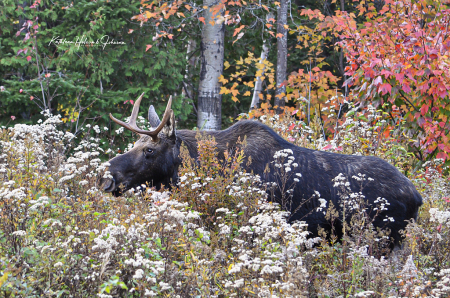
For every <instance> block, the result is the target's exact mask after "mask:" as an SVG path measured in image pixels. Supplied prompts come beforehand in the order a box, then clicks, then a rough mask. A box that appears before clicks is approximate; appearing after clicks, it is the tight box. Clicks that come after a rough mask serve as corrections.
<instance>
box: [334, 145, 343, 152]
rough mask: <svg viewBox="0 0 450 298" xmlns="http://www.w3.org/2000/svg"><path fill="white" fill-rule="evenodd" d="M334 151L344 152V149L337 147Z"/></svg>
mask: <svg viewBox="0 0 450 298" xmlns="http://www.w3.org/2000/svg"><path fill="white" fill-rule="evenodd" d="M335 150H336V151H342V150H344V148H342V146H339V147H336V148H335Z"/></svg>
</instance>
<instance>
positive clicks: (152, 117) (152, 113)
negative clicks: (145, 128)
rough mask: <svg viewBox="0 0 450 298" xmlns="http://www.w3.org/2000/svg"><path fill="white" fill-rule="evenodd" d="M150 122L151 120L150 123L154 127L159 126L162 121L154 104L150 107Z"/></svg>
mask: <svg viewBox="0 0 450 298" xmlns="http://www.w3.org/2000/svg"><path fill="white" fill-rule="evenodd" d="M148 122H150V125H151V126H152V127H158V125H159V124H160V123H161V120H159V117H158V114H156V111H155V108H154V107H153V105H151V106H150V108H149V109H148Z"/></svg>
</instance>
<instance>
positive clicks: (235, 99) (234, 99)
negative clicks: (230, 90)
mask: <svg viewBox="0 0 450 298" xmlns="http://www.w3.org/2000/svg"><path fill="white" fill-rule="evenodd" d="M231 99H232V100H233V101H234V102H238V101H239V99H238V98H237V97H236V96H233V97H231Z"/></svg>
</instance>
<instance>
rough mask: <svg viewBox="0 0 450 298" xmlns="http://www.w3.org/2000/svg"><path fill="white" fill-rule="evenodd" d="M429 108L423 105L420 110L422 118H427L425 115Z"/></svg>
mask: <svg viewBox="0 0 450 298" xmlns="http://www.w3.org/2000/svg"><path fill="white" fill-rule="evenodd" d="M428 109H429V106H428V105H423V106H422V107H421V108H420V113H421V114H422V116H425V114H426V113H427V112H428Z"/></svg>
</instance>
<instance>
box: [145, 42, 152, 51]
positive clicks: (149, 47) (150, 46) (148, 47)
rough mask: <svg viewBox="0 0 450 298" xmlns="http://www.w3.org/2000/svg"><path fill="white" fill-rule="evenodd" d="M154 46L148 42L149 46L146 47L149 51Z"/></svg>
mask: <svg viewBox="0 0 450 298" xmlns="http://www.w3.org/2000/svg"><path fill="white" fill-rule="evenodd" d="M152 47H153V45H151V44H148V45H147V47H146V48H145V51H146V52H147V51H148V50H149V49H151V48H152Z"/></svg>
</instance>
